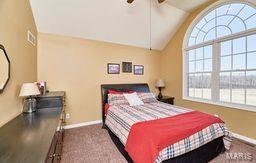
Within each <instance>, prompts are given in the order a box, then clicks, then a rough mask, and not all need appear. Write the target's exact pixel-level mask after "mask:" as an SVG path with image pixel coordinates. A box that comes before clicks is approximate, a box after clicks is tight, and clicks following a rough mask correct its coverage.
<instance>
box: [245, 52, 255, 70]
mask: <svg viewBox="0 0 256 163" xmlns="http://www.w3.org/2000/svg"><path fill="white" fill-rule="evenodd" d="M247 69H256V52H254V53H248V54H247Z"/></svg>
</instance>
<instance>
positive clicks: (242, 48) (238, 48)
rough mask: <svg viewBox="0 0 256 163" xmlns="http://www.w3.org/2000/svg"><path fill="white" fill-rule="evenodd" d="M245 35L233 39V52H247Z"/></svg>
mask: <svg viewBox="0 0 256 163" xmlns="http://www.w3.org/2000/svg"><path fill="white" fill-rule="evenodd" d="M245 44H246V41H245V37H242V38H238V39H235V40H233V54H237V53H245V52H246V45H245Z"/></svg>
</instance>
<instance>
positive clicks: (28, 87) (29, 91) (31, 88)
mask: <svg viewBox="0 0 256 163" xmlns="http://www.w3.org/2000/svg"><path fill="white" fill-rule="evenodd" d="M39 94H40V91H39V89H38V87H37V85H36V84H35V83H24V84H23V85H22V87H21V90H20V97H27V96H35V95H39Z"/></svg>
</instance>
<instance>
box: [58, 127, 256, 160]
mask: <svg viewBox="0 0 256 163" xmlns="http://www.w3.org/2000/svg"><path fill="white" fill-rule="evenodd" d="M235 152H236V153H251V154H252V156H253V160H252V161H237V160H233V161H232V160H230V159H227V158H226V157H227V153H235ZM61 162H62V163H125V162H126V160H125V158H124V157H123V156H122V155H121V154H120V153H119V151H118V149H117V148H116V146H115V145H114V144H113V142H112V140H111V138H110V136H109V135H108V133H107V131H106V130H104V129H101V125H91V126H86V127H80V128H74V129H69V130H66V133H65V138H64V146H63V152H62V161H61ZM222 162H223V163H226V162H227V163H232V162H236V163H238V162H239V163H245V162H249V163H253V162H256V147H252V146H249V145H247V144H245V143H243V142H241V141H238V140H234V141H233V143H232V147H231V150H229V151H227V152H226V153H224V154H221V155H219V156H218V157H217V158H215V159H214V160H212V161H211V163H222Z"/></svg>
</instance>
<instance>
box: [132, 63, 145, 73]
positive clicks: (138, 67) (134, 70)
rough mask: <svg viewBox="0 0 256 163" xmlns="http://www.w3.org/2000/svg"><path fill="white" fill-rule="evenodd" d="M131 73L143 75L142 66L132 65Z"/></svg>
mask: <svg viewBox="0 0 256 163" xmlns="http://www.w3.org/2000/svg"><path fill="white" fill-rule="evenodd" d="M133 73H134V75H144V66H143V65H134V66H133Z"/></svg>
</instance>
